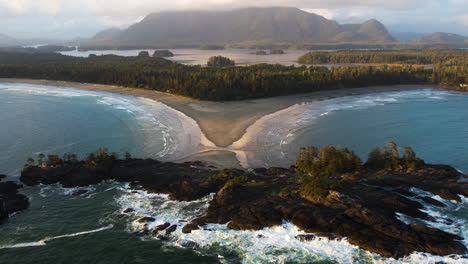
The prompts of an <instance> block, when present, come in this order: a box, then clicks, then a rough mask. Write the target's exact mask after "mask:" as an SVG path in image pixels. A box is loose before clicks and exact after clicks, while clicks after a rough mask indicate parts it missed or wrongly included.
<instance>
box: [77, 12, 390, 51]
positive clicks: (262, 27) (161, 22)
mask: <svg viewBox="0 0 468 264" xmlns="http://www.w3.org/2000/svg"><path fill="white" fill-rule="evenodd" d="M252 42H253V43H336V42H341V43H342V42H374V43H375V42H395V39H394V38H393V37H392V36H391V35H390V34H389V33H388V31H387V29H386V28H385V26H384V25H383V24H382V23H380V22H379V21H377V20H375V19H371V20H368V21H366V22H364V23H362V24H339V23H337V22H336V21H334V20H328V19H326V18H324V17H322V16H319V15H316V14H313V13H308V12H305V11H303V10H300V9H298V8H289V7H271V8H244V9H238V10H232V11H173V12H160V13H153V14H150V15H148V16H146V17H145V18H144V19H143V20H142V21H141V22H139V23H136V24H134V25H131V26H130V27H129V28H128V29H125V30H118V29H111V30H106V31H102V32H100V33H98V34H97V35H95V36H94V37H93V38H92V39H90V40H88V41H86V42H85V44H93V45H109V44H112V45H120V46H125V45H127V46H128V45H148V46H151V45H155V46H158V45H172V44H176V45H180V44H187V45H200V44H229V43H252Z"/></svg>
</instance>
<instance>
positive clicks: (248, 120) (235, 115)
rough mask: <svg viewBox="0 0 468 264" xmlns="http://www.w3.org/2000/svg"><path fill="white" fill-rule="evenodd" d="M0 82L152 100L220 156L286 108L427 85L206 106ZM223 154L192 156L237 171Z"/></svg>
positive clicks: (131, 91)
mask: <svg viewBox="0 0 468 264" xmlns="http://www.w3.org/2000/svg"><path fill="white" fill-rule="evenodd" d="M0 82H14V83H28V84H39V85H51V86H57V87H72V88H80V89H88V90H99V91H107V92H114V93H120V94H126V95H132V96H136V97H143V98H149V99H152V100H156V101H159V102H161V103H164V104H166V105H168V106H170V107H172V108H174V109H176V110H178V111H180V112H182V113H184V114H185V115H187V116H189V117H191V118H193V119H194V120H195V121H196V122H197V123H198V125H199V126H200V129H201V130H202V132H203V133H204V134H205V136H206V138H207V139H208V140H210V141H211V142H213V143H214V144H215V145H216V146H217V147H218V148H219V150H223V149H224V152H226V150H227V149H225V148H226V147H228V146H230V145H232V144H233V143H234V142H236V141H238V140H239V139H241V138H242V141H245V140H249V139H248V138H246V137H245V136H244V134H245V133H246V131H247V129H248V128H249V127H250V126H251V125H253V124H254V123H255V122H256V121H257V120H259V119H261V118H262V117H263V119H265V118H267V116H268V115H271V114H273V113H275V112H278V111H280V110H284V109H286V108H290V107H292V106H294V105H296V104H304V103H312V102H314V101H317V100H326V99H331V98H336V97H342V96H349V95H361V94H369V93H377V92H389V91H401V90H412V89H423V88H428V85H392V86H375V87H365V88H352V89H339V90H328V91H319V92H314V93H306V94H295V95H288V96H279V97H273V98H264V99H254V100H244V101H234V102H210V101H199V100H194V99H190V98H187V97H181V96H176V95H172V94H168V93H162V92H157V91H152V90H145V89H135V88H126V87H118V86H111V85H100V84H88V83H76V82H64V81H48V80H31V79H1V78H0ZM265 116H266V117H265ZM249 134H250V135H249V136H258V135H255V133H249ZM231 150H232V149H231ZM224 152H223V156H224V158H223V159H220V158H213V157H214V156H216V155H219V154H220V153H219V152H214V153H213V152H210V153H204V154H203V153H202V154H203V155H202V154H200V153H199V154H196V155H195V156H198V157H199V158H209V159H210V160H211V162H212V163H217V165H218V166H220V164H219V163H220V162H221V163H223V160H224V159H225V160H226V162H225V163H224V164H226V166H234V165H235V166H236V167H237V164H239V162H238V161H237V159H236V158H235V155H226V153H224ZM233 159H234V160H233Z"/></svg>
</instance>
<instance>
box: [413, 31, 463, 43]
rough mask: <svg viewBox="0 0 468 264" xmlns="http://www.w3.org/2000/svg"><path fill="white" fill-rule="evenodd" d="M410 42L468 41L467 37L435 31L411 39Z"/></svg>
mask: <svg viewBox="0 0 468 264" xmlns="http://www.w3.org/2000/svg"><path fill="white" fill-rule="evenodd" d="M412 43H431V44H464V43H465V44H466V43H468V38H467V37H464V36H461V35H457V34H452V33H444V32H436V33H433V34H427V35H424V36H422V37H420V38H418V39H415V40H413V41H412Z"/></svg>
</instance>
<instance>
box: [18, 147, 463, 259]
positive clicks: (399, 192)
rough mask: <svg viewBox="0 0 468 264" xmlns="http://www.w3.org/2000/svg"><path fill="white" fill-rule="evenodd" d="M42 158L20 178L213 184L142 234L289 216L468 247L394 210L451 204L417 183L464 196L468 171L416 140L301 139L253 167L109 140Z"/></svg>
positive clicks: (157, 188) (358, 235)
mask: <svg viewBox="0 0 468 264" xmlns="http://www.w3.org/2000/svg"><path fill="white" fill-rule="evenodd" d="M43 158H44V156H41V157H40V158H39V161H38V163H35V162H34V160H32V159H30V160H28V163H27V164H26V165H25V167H24V169H23V171H22V173H21V178H20V179H21V181H22V182H23V183H24V184H26V185H38V184H55V183H60V184H62V185H63V186H64V187H65V188H71V187H78V186H87V185H91V184H97V183H100V182H102V181H105V180H115V181H119V182H129V183H130V185H131V186H133V187H135V188H140V189H141V188H143V189H145V190H146V191H148V192H152V193H164V194H168V195H169V198H170V199H173V200H179V201H192V200H196V199H200V198H202V197H205V196H208V195H209V194H210V193H216V194H215V195H214V198H213V199H212V201H211V202H210V204H209V207H208V210H207V212H206V214H205V215H203V216H201V217H199V218H197V219H195V220H193V221H192V222H190V223H181V224H180V225H173V226H170V224H164V225H161V226H157V227H156V228H155V229H154V230H144V231H143V235H154V236H161V237H164V236H170V234H171V233H172V232H173V231H174V230H177V229H178V228H181V229H182V231H183V232H185V233H189V232H192V231H193V230H195V229H200V228H205V226H206V225H207V224H210V223H219V224H226V223H228V227H229V228H231V229H234V230H259V229H263V228H264V227H272V226H276V225H281V223H282V222H283V221H284V220H286V221H289V222H291V223H293V224H294V225H296V226H297V227H299V228H300V229H301V230H303V231H304V233H303V234H301V235H298V236H297V237H296V239H298V240H302V241H309V240H313V239H315V238H316V237H328V238H329V239H342V238H346V239H347V240H348V241H349V243H351V244H353V245H357V246H359V247H360V248H362V249H365V250H368V251H371V252H374V253H377V254H379V255H382V256H385V257H394V258H401V257H404V256H407V255H409V254H411V253H412V252H415V251H418V252H427V253H430V254H435V255H441V256H446V255H450V254H466V253H467V249H466V247H465V246H464V244H463V243H462V242H461V241H460V240H462V238H461V237H459V236H457V235H454V234H450V233H447V232H444V231H441V230H439V229H436V228H433V227H429V226H426V225H421V224H407V223H404V222H403V221H401V220H400V219H399V217H398V214H404V215H406V216H409V217H413V218H416V219H422V220H425V221H439V220H440V219H434V218H433V217H432V216H430V215H428V214H427V213H425V212H424V211H423V209H424V207H423V205H422V204H421V202H422V201H424V202H428V203H431V204H433V205H435V206H445V205H444V204H443V203H442V202H440V201H438V200H434V199H432V198H431V197H429V196H424V197H422V196H417V194H415V193H414V192H413V191H412V190H413V189H412V188H418V189H422V190H424V191H427V192H431V193H433V194H437V195H439V196H440V197H442V198H444V199H447V200H453V201H455V202H460V197H459V195H464V196H468V183H466V181H459V180H460V179H461V178H463V179H466V178H467V176H465V175H463V174H461V173H460V172H458V171H457V170H455V169H454V168H452V167H449V166H445V165H430V164H426V163H425V162H424V161H423V160H421V159H419V158H417V156H416V154H415V153H414V151H413V150H412V149H411V148H410V147H403V148H399V147H398V146H397V145H396V144H395V143H393V142H389V143H388V144H387V146H385V147H384V148H383V149H381V148H375V149H374V150H373V151H372V152H371V153H370V154H369V158H368V160H367V161H366V162H362V161H361V159H360V158H359V157H358V156H356V155H355V154H354V153H353V152H352V151H350V150H349V149H347V148H344V147H341V146H338V147H335V146H331V145H330V146H326V147H324V148H322V149H318V148H316V147H307V148H303V149H302V150H301V154H300V157H299V159H298V160H297V162H296V164H294V165H293V166H291V167H290V168H269V169H266V168H257V169H253V170H248V171H245V170H239V169H223V170H218V169H216V168H214V167H212V166H207V165H205V164H204V163H203V162H185V163H172V162H159V161H157V160H151V159H134V158H132V157H131V156H130V154H126V155H125V158H124V159H118V158H117V156H116V154H109V153H108V152H107V151H106V150H105V149H100V150H98V151H97V152H96V153H92V154H90V155H89V156H88V157H87V158H86V159H84V160H78V159H76V156H74V155H67V156H65V157H64V158H59V157H58V156H56V155H50V156H48V158H47V160H44V159H43ZM410 198H411V199H410ZM125 211H127V212H131V211H132V208H129V209H128V210H125ZM124 213H125V212H124ZM139 221H140V222H142V223H144V222H151V221H154V219H151V217H148V218H143V219H140V220H139ZM445 221H450V219H445ZM145 226H149V225H145ZM163 231H165V232H163ZM163 233H165V235H164V234H163Z"/></svg>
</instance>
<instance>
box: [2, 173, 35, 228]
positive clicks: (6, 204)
mask: <svg viewBox="0 0 468 264" xmlns="http://www.w3.org/2000/svg"><path fill="white" fill-rule="evenodd" d="M4 178H6V176H5V175H0V224H1V223H2V221H4V220H6V219H7V218H8V216H9V215H10V214H12V213H15V212H18V211H22V210H25V209H26V208H28V207H29V200H28V198H27V197H26V196H24V195H22V194H19V193H18V189H20V188H21V187H22V186H21V185H20V184H17V183H14V182H11V181H8V182H3V181H2V179H4Z"/></svg>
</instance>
